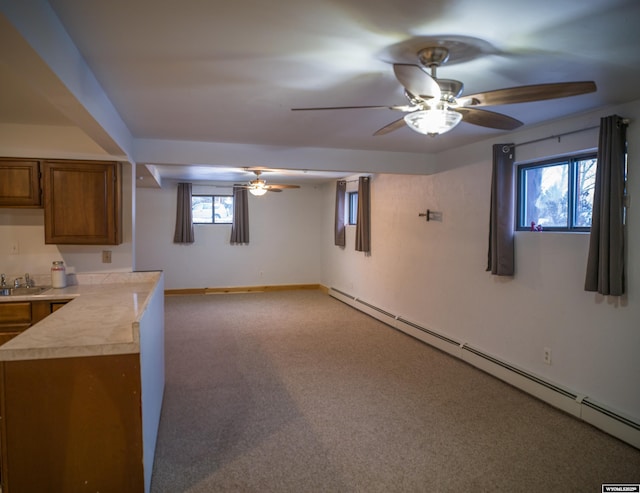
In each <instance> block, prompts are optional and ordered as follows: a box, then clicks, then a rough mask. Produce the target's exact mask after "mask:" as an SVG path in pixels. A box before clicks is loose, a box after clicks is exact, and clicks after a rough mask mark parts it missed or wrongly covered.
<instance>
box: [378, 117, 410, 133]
mask: <svg viewBox="0 0 640 493" xmlns="http://www.w3.org/2000/svg"><path fill="white" fill-rule="evenodd" d="M405 125H406V123H405V121H404V118H399V119H397V120H395V121H393V122H391V123H389V124H388V125H385V126H384V127H382V128H381V129H379V130H377V131H376V132H375V133H374V134H373V135H374V136H378V135H384V134H388V133H390V132H393V131H394V130H398V129H400V128H402V127H404V126H405Z"/></svg>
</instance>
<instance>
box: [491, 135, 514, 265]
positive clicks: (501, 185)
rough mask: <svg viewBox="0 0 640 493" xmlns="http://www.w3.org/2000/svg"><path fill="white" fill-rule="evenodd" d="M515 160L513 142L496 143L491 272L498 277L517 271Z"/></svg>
mask: <svg viewBox="0 0 640 493" xmlns="http://www.w3.org/2000/svg"><path fill="white" fill-rule="evenodd" d="M514 159H515V149H514V146H513V144H494V146H493V172H492V176H491V206H490V213H489V252H488V259H487V271H490V272H491V274H494V275H496V276H513V273H514V237H513V228H514V204H513V194H514V183H513V178H514V176H515V171H514V169H513V162H514Z"/></svg>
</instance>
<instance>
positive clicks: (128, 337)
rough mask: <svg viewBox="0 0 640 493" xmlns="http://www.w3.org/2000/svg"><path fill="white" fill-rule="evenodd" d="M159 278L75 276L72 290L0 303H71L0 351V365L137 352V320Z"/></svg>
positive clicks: (145, 275)
mask: <svg viewBox="0 0 640 493" xmlns="http://www.w3.org/2000/svg"><path fill="white" fill-rule="evenodd" d="M89 276H90V277H89ZM161 276H162V273H161V272H130V273H111V274H100V275H88V276H87V277H80V276H78V277H79V281H78V284H77V285H73V286H68V287H66V288H60V289H53V288H52V289H48V290H46V291H43V292H42V293H40V294H37V295H31V296H11V298H10V299H6V300H0V301H11V302H15V301H36V300H52V301H55V300H69V299H71V301H70V302H69V303H67V304H66V305H65V306H63V307H62V308H60V309H59V310H57V311H55V312H54V313H52V314H51V315H49V316H48V317H46V318H45V319H44V320H42V321H40V322H38V323H37V324H35V325H33V326H31V327H30V328H28V329H27V330H25V331H24V332H23V333H22V334H20V335H19V336H17V337H15V338H13V339H11V340H10V341H9V342H7V343H5V344H3V345H2V346H0V361H15V360H25V359H47V358H69V357H75V356H95V355H103V354H130V353H139V352H140V334H139V320H140V318H141V317H142V314H143V313H144V311H145V309H146V307H147V303H148V301H149V299H150V297H151V295H152V294H153V293H154V290H155V289H156V287H157V286H158V283H159V280H160V278H161Z"/></svg>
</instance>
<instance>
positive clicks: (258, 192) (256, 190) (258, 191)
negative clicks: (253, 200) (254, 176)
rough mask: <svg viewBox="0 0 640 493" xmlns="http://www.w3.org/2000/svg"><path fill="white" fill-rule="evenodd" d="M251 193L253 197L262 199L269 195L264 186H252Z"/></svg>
mask: <svg viewBox="0 0 640 493" xmlns="http://www.w3.org/2000/svg"><path fill="white" fill-rule="evenodd" d="M249 193H250V194H251V195H255V196H256V197H260V196H262V195H264V194H265V193H267V189H266V188H265V186H264V185H251V188H249Z"/></svg>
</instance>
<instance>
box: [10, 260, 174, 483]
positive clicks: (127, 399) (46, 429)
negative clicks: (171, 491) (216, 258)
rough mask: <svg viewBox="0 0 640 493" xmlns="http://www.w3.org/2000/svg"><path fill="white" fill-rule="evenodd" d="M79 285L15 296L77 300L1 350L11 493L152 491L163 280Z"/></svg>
mask: <svg viewBox="0 0 640 493" xmlns="http://www.w3.org/2000/svg"><path fill="white" fill-rule="evenodd" d="M77 278H78V279H77V284H75V285H72V286H68V287H66V288H62V289H50V290H46V291H44V292H42V293H41V294H37V295H32V296H25V297H22V296H12V300H11V301H19V300H21V299H23V300H24V301H36V300H42V299H47V300H53V301H55V300H71V301H69V302H68V303H67V304H66V305H64V306H63V307H62V308H61V309H58V310H56V311H55V312H54V313H52V314H51V315H49V316H48V317H46V318H45V319H43V320H41V321H39V322H37V323H36V324H35V325H33V326H32V327H30V328H28V329H27V330H26V331H24V332H23V333H21V334H20V335H19V336H17V337H15V338H14V339H12V340H10V341H9V342H7V343H5V344H3V345H2V346H0V436H1V438H2V440H1V446H2V448H1V457H0V460H1V472H2V478H1V481H2V491H3V493H16V492H21V491H57V492H58V491H59V492H66V491H73V492H75V491H102V492H107V491H127V492H143V491H144V492H148V491H149V490H150V484H151V472H152V469H153V458H154V451H155V443H156V436H157V430H158V424H159V420H160V410H161V406H162V396H163V391H164V279H163V274H162V273H161V272H133V273H109V274H85V275H81V274H78V276H77ZM2 301H3V300H1V299H0V302H2Z"/></svg>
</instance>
